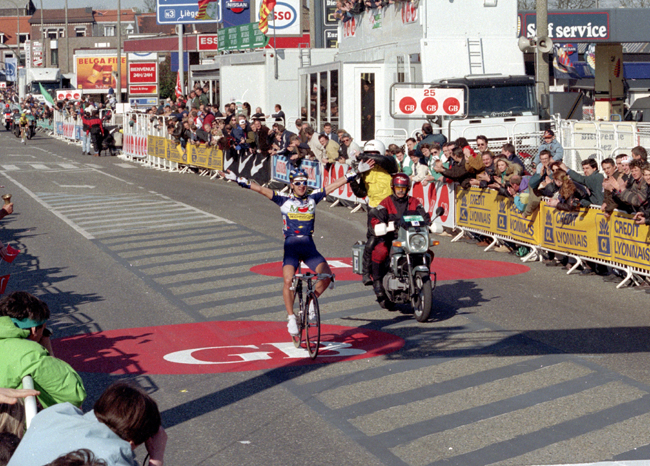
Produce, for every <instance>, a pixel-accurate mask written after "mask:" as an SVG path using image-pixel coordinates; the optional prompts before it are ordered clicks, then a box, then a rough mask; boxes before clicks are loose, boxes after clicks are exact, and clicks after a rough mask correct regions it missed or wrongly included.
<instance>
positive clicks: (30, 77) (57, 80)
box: [18, 68, 67, 102]
mask: <svg viewBox="0 0 650 466" xmlns="http://www.w3.org/2000/svg"><path fill="white" fill-rule="evenodd" d="M18 84H19V96H20V98H21V99H23V98H24V97H25V96H26V95H27V94H31V95H32V96H33V97H35V98H36V99H38V100H39V101H41V102H44V101H45V98H44V97H43V96H42V95H41V86H40V85H42V86H43V88H44V89H45V90H47V91H52V92H54V91H55V90H57V89H62V88H65V87H67V86H65V83H64V80H63V75H62V74H61V70H60V69H59V68H28V69H27V70H26V71H25V74H24V76H20V78H19V83H18Z"/></svg>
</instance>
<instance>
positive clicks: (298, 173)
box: [289, 168, 309, 182]
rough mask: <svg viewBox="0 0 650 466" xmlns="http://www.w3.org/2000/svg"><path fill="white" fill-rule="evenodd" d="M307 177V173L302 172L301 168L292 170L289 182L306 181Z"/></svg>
mask: <svg viewBox="0 0 650 466" xmlns="http://www.w3.org/2000/svg"><path fill="white" fill-rule="evenodd" d="M308 179H309V175H307V172H306V171H305V170H303V169H302V168H294V169H293V170H291V171H290V172H289V181H291V182H293V180H308Z"/></svg>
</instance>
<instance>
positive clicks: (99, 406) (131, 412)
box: [9, 382, 167, 466]
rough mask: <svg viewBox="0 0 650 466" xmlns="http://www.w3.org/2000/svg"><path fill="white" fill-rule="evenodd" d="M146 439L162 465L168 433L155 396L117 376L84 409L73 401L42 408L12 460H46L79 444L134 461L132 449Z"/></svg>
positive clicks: (120, 462)
mask: <svg viewBox="0 0 650 466" xmlns="http://www.w3.org/2000/svg"><path fill="white" fill-rule="evenodd" d="M143 443H144V444H145V446H146V448H147V452H148V453H149V464H150V465H152V466H162V464H163V461H164V455H165V447H166V443H167V434H166V433H165V430H164V429H163V428H162V426H161V422H160V411H159V410H158V406H157V405H156V402H155V401H154V400H153V399H152V398H151V397H150V396H149V395H147V394H146V393H144V392H143V391H141V390H139V389H137V388H134V387H132V386H130V385H128V384H126V383H123V382H117V383H114V384H113V385H111V386H110V387H108V388H107V389H106V391H105V392H104V393H102V395H101V396H100V397H99V399H98V400H97V402H96V403H95V405H94V406H93V410H92V411H90V412H88V413H86V414H84V413H83V412H82V411H81V410H80V409H77V408H75V407H74V406H72V405H71V404H70V403H62V404H59V405H55V406H52V407H50V408H48V409H45V410H43V411H41V412H40V413H38V414H37V415H36V416H35V417H34V419H32V424H31V425H30V427H29V429H28V430H27V434H26V435H25V437H24V438H23V440H22V441H21V442H20V445H19V446H18V449H17V450H16V452H15V453H14V456H13V457H12V458H11V461H10V462H9V465H10V466H24V465H43V464H46V463H48V462H50V461H53V460H55V459H56V458H58V457H59V456H60V455H63V454H66V453H69V452H71V451H74V450H78V449H80V448H86V449H88V450H90V451H92V452H93V453H94V454H95V455H96V456H97V457H98V458H101V459H103V460H105V461H106V462H107V464H108V466H135V465H137V462H136V461H135V454H134V452H133V450H134V449H135V448H136V447H137V446H139V445H142V444H143Z"/></svg>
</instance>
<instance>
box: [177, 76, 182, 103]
mask: <svg viewBox="0 0 650 466" xmlns="http://www.w3.org/2000/svg"><path fill="white" fill-rule="evenodd" d="M182 95H183V86H181V73H180V71H179V72H178V73H177V75H176V99H180V97H181V96H182Z"/></svg>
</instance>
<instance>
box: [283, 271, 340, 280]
mask: <svg viewBox="0 0 650 466" xmlns="http://www.w3.org/2000/svg"><path fill="white" fill-rule="evenodd" d="M293 276H294V278H301V279H304V280H312V279H314V278H315V279H317V280H323V279H325V278H331V279H332V281H334V277H335V276H336V275H335V274H333V273H332V274H329V273H311V272H306V273H296V274H294V275H293Z"/></svg>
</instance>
